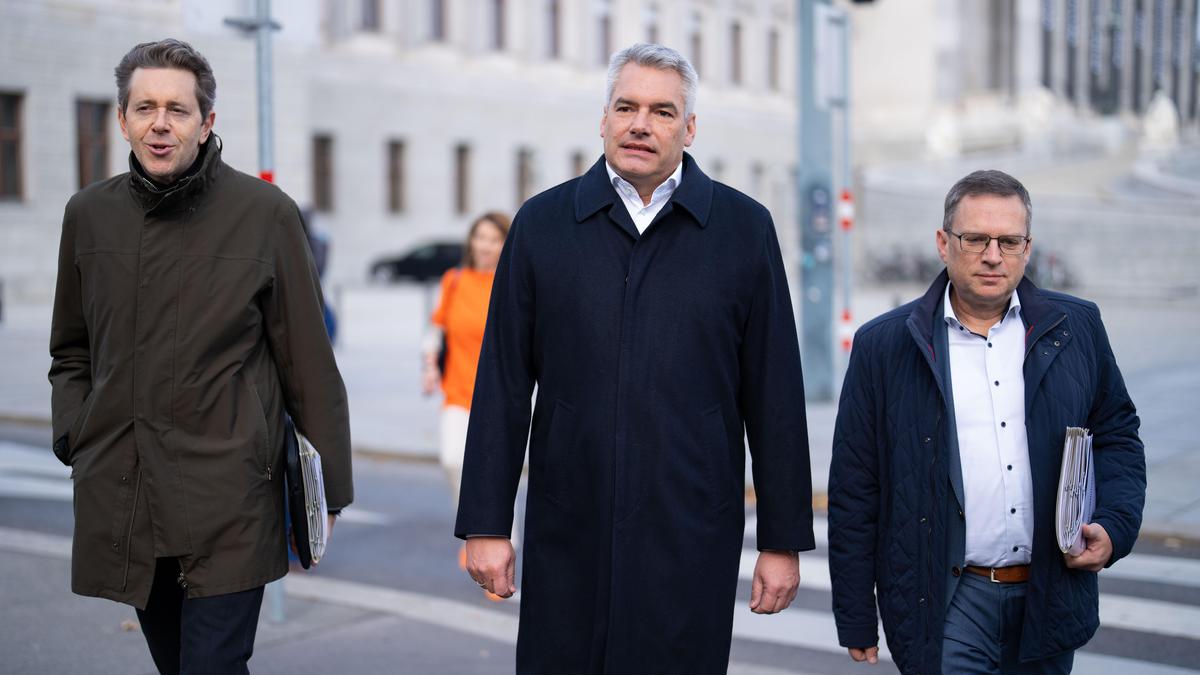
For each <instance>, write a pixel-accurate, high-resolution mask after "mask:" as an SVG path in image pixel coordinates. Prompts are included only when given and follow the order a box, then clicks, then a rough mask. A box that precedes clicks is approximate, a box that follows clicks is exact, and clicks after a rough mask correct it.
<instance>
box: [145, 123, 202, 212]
mask: <svg viewBox="0 0 1200 675" xmlns="http://www.w3.org/2000/svg"><path fill="white" fill-rule="evenodd" d="M222 145H223V144H222V142H221V138H220V137H219V136H217V135H216V134H212V135H211V136H210V137H209V139H208V141H207V142H205V143H204V144H203V145H201V146H200V154H199V155H198V157H197V159H196V162H197V163H198V164H199V166H198V167H195V168H194V170H192V169H189V172H188V173H187V175H185V176H184V177H183V178H180V179H179V180H177V181H175V182H174V183H172V184H171V185H168V186H166V187H162V186H160V185H158V184H157V183H155V182H154V181H152V180H150V178H148V177H147V176H146V172H145V171H144V170H143V169H142V165H141V164H140V163H138V161H137V158H136V157H135V156H134V155H133V153H132V152H130V153H129V190H130V192H132V193H133V197H134V199H135V200H137V202H138V204H140V205H141V206H142V208H143V209H145V210H146V211H147V212H149V211H156V210H171V209H172V208H173V207H176V206H181V205H183V204H184V203H185V202H186V201H188V200H190V198H192V197H194V196H195V195H198V194H200V193H201V192H203V191H204V188H205V187H206V186H208V185H210V184H211V183H213V182H214V181H215V180H216V177H217V171H218V169H219V168H220V166H221V149H222Z"/></svg>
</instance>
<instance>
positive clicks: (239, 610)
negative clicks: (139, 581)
mask: <svg viewBox="0 0 1200 675" xmlns="http://www.w3.org/2000/svg"><path fill="white" fill-rule="evenodd" d="M262 598H263V587H262V586H259V587H258V588H252V589H250V590H248V591H241V592H238V593H228V594H225V595H214V596H211V597H207V598H188V597H187V595H186V593H185V592H184V590H183V588H182V587H181V586H180V584H179V561H178V560H176V559H175V558H159V559H158V560H157V562H156V564H155V568H154V586H153V587H152V588H151V589H150V600H149V601H148V602H147V603H146V609H144V610H141V609H139V610H137V616H138V621H139V622H141V624H142V634H144V635H145V636H146V644H147V645H149V647H150V656H151V657H153V659H154V665H155V666H156V667H157V668H158V672H160V673H163V675H168V674H170V675H175V674H176V673H178V674H181V675H193V674H194V675H199V674H201V673H205V674H207V673H222V674H224V673H231V674H232V673H249V672H250V670H249V669H248V668H247V667H246V662H247V661H249V660H250V656H251V655H252V654H253V653H254V634H255V632H256V631H257V630H258V612H259V609H260V608H261V607H262Z"/></svg>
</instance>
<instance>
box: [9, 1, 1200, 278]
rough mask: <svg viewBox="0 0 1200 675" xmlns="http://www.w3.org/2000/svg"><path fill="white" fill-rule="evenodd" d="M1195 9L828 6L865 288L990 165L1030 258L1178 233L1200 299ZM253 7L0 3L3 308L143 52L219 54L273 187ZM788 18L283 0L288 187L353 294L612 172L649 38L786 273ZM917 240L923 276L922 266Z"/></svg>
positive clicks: (233, 151)
mask: <svg viewBox="0 0 1200 675" xmlns="http://www.w3.org/2000/svg"><path fill="white" fill-rule="evenodd" d="M1197 2H1198V0H903V1H901V0H875V1H874V2H848V1H844V0H838V1H837V2H835V3H834V5H835V6H836V7H838V8H840V9H843V10H845V11H846V12H847V13H848V15H849V17H850V21H851V27H852V30H851V36H852V37H851V40H852V42H851V49H850V62H851V63H850V66H851V83H852V87H851V96H850V101H851V118H850V129H851V137H852V140H853V144H852V147H853V152H852V160H851V161H852V165H853V168H854V169H855V172H854V174H853V176H854V181H853V182H854V185H855V187H856V188H858V189H857V190H856V196H857V197H858V198H859V199H860V202H861V205H862V208H860V210H859V222H858V225H857V228H856V232H858V233H861V234H862V235H863V236H861V237H858V238H857V243H856V244H855V254H856V257H857V259H858V260H859V261H860V263H861V264H860V265H858V266H856V272H857V275H856V276H858V277H862V278H865V279H867V280H870V279H873V278H879V279H880V280H887V274H888V273H889V272H887V271H886V270H883V268H884V267H886V265H885V264H884V262H886V261H883V262H881V261H880V260H878V258H879V257H880V255H881V253H883V254H886V256H890V257H895V256H892V255H891V250H892V249H889V248H887V247H889V246H893V245H894V246H899V247H901V249H903V247H904V246H907V245H909V242H911V241H914V239H913V232H914V231H917V232H925V231H926V230H928V229H930V228H931V227H933V226H935V225H936V222H938V220H939V219H940V199H941V196H942V195H943V194H944V192H945V190H946V188H947V187H948V186H949V184H950V183H951V182H953V180H954V179H955V178H957V177H958V176H959V175H961V174H962V173H965V171H966V170H969V169H970V168H977V167H978V166H981V165H984V164H987V165H991V166H996V167H997V168H1007V169H1009V170H1012V171H1014V172H1015V173H1017V175H1018V176H1019V177H1021V178H1023V179H1025V180H1026V181H1027V182H1028V183H1030V187H1031V188H1032V189H1033V191H1034V196H1035V204H1039V206H1041V205H1045V206H1047V207H1048V208H1045V209H1042V210H1040V211H1039V219H1038V220H1037V221H1036V222H1037V226H1036V227H1038V228H1039V236H1041V237H1042V239H1041V241H1043V242H1047V243H1049V244H1050V248H1051V250H1052V251H1055V252H1056V255H1057V256H1058V257H1059V258H1064V259H1070V260H1069V262H1070V263H1071V264H1072V265H1073V266H1074V267H1075V268H1076V272H1075V275H1076V276H1077V277H1079V276H1081V275H1086V273H1085V272H1083V271H1082V268H1083V267H1084V260H1085V259H1087V256H1093V257H1094V256H1096V255H1102V254H1103V253H1104V251H1105V250H1107V249H1103V248H1102V247H1101V248H1097V245H1094V244H1093V243H1082V244H1081V243H1079V242H1078V241H1076V240H1077V239H1078V237H1077V236H1076V235H1077V234H1078V233H1077V232H1074V231H1073V230H1072V228H1074V227H1075V226H1077V225H1080V224H1086V226H1087V227H1089V228H1091V229H1090V230H1089V231H1090V232H1099V233H1100V234H1101V235H1104V236H1107V234H1111V235H1113V236H1116V237H1120V236H1121V235H1122V232H1123V230H1124V228H1127V227H1128V225H1129V223H1128V216H1129V215H1130V214H1137V215H1139V216H1145V217H1149V218H1151V219H1152V220H1153V219H1155V218H1157V219H1158V220H1157V221H1155V225H1154V227H1155V228H1156V229H1162V228H1165V231H1166V232H1167V234H1166V235H1165V236H1164V237H1161V238H1159V239H1156V240H1155V241H1160V242H1161V245H1159V246H1158V247H1157V248H1153V249H1148V250H1146V251H1145V252H1144V254H1143V255H1145V256H1166V263H1164V264H1165V265H1166V267H1163V266H1162V265H1157V266H1155V267H1154V269H1153V270H1151V271H1156V272H1159V273H1161V272H1162V270H1164V269H1166V270H1171V271H1174V270H1175V269H1176V267H1177V268H1178V271H1179V274H1182V275H1184V277H1185V281H1186V283H1188V284H1190V283H1192V282H1193V281H1195V282H1197V283H1200V278H1198V277H1197V275H1198V274H1200V273H1198V272H1196V270H1195V269H1193V266H1192V265H1191V263H1190V260H1188V261H1185V260H1183V256H1181V255H1180V254H1179V243H1180V242H1181V241H1183V242H1188V243H1191V242H1195V241H1196V240H1195V239H1194V238H1192V237H1195V236H1196V235H1195V234H1193V231H1194V230H1196V229H1197V228H1195V227H1192V225H1193V223H1192V222H1191V221H1190V219H1191V218H1193V217H1194V207H1195V204H1196V200H1198V199H1200V183H1198V181H1197V180H1196V176H1197V174H1200V161H1197V160H1195V159H1194V154H1192V155H1187V154H1183V155H1181V154H1180V153H1179V152H1178V147H1179V146H1180V143H1181V142H1183V141H1186V140H1187V139H1189V138H1191V139H1193V140H1194V139H1195V137H1196V135H1197V130H1198V129H1200V122H1198V116H1197V100H1198V99H1200V96H1198V95H1197V93H1198V92H1197V90H1198V84H1197V78H1198V75H1200V48H1198V47H1197V40H1198V34H1197V21H1198V20H1200V15H1198V12H1197ZM253 5H254V2H253V1H252V0H54V1H53V2H51V1H49V0H0V277H2V278H3V282H4V293H5V294H6V295H7V296H9V297H10V298H13V297H15V298H19V299H28V300H34V301H37V300H40V299H45V298H48V297H49V296H50V294H51V293H52V290H53V279H54V263H55V259H56V258H55V253H56V250H57V243H58V232H59V224H60V221H61V214H62V208H63V206H64V204H65V203H66V200H67V199H68V197H69V196H70V195H71V194H72V193H73V192H74V191H76V190H78V189H79V188H80V187H81V186H83V185H86V184H88V183H90V182H92V181H94V180H98V179H101V178H104V177H107V176H109V175H112V174H114V173H117V172H120V171H124V170H126V169H127V166H128V164H127V157H128V147H127V144H126V143H125V141H124V140H123V139H122V138H121V136H120V131H119V129H118V126H117V124H116V114H115V110H114V105H115V103H114V101H115V91H114V84H113V79H112V68H113V66H114V65H115V64H116V63H117V61H118V60H119V59H120V57H121V55H122V54H123V53H124V52H125V51H126V50H127V49H128V48H129V47H130V46H132V45H133V44H135V43H137V42H141V41H146V40H154V39H159V38H162V37H166V36H175V37H179V38H182V39H184V40H187V41H189V42H191V43H193V44H194V45H196V46H197V47H198V48H199V49H200V50H201V51H202V52H203V53H204V54H206V55H207V56H208V57H209V59H210V60H211V62H212V64H213V67H214V69H215V71H216V75H217V81H218V90H217V104H216V111H217V122H216V127H215V129H216V132H217V133H218V134H219V135H220V136H221V137H222V139H223V140H224V143H225V155H224V156H225V159H226V161H227V162H229V163H230V164H232V165H233V166H235V167H237V168H239V169H241V170H243V171H246V172H248V173H255V172H256V171H257V169H258V167H257V159H256V134H257V130H256V125H255V114H256V104H255V97H254V96H255V61H254V53H255V52H254V43H253V41H252V40H250V39H248V38H246V37H245V36H244V35H243V34H241V33H240V32H239V31H237V30H235V29H233V28H231V27H229V26H228V25H226V24H225V22H224V20H225V19H226V18H228V17H238V16H248V15H251V14H252V13H253ZM798 6H799V2H798V0H345V1H334V0H289V1H287V2H276V3H274V7H273V13H274V16H275V18H276V20H277V21H278V22H279V23H280V24H281V25H282V30H280V31H278V32H277V33H275V36H274V38H273V40H274V46H275V57H274V78H275V83H274V100H275V117H274V122H275V143H276V153H275V155H276V158H275V162H276V166H275V176H276V181H277V182H278V183H279V184H280V186H281V187H283V188H284V189H285V190H286V191H287V192H288V193H289V194H291V195H292V196H293V197H294V198H295V199H296V201H297V202H298V203H299V204H300V205H301V206H302V207H309V208H311V209H312V210H313V213H314V214H315V215H314V217H313V222H314V225H315V226H316V227H317V228H319V229H321V230H323V231H325V232H326V233H327V234H328V235H329V236H330V238H331V239H332V242H333V246H332V257H331V260H330V266H329V276H328V278H329V280H330V281H331V282H332V283H333V284H337V285H354V284H360V283H363V282H365V281H366V280H367V275H368V270H369V268H370V265H371V263H372V262H373V261H374V260H376V259H378V258H380V257H384V256H388V255H394V254H396V253H398V252H400V251H402V250H404V249H407V248H409V247H411V246H413V245H414V244H417V243H420V242H424V241H427V240H431V239H457V238H458V236H459V234H460V233H461V232H463V231H464V229H465V226H466V224H467V223H468V221H469V220H470V219H471V218H472V216H474V215H475V214H477V213H479V212H481V211H483V210H485V209H492V208H499V209H504V210H508V211H514V210H515V209H516V208H517V207H518V206H519V205H520V204H521V202H522V201H523V200H524V199H525V198H527V197H529V196H531V195H533V194H535V193H537V192H539V191H541V190H543V189H546V188H548V187H550V186H552V185H554V184H556V183H558V182H560V181H563V180H565V179H568V178H570V177H572V176H575V175H578V174H579V173H581V172H583V171H585V170H586V169H587V168H588V167H589V166H590V165H591V164H592V163H593V162H594V161H596V159H597V158H598V157H599V156H600V154H601V142H600V138H599V119H600V114H601V108H602V105H603V91H604V74H605V64H606V62H607V59H608V55H609V54H610V53H611V52H612V51H614V50H616V49H618V48H620V47H622V46H625V45H627V44H630V43H633V42H635V41H639V40H648V41H658V42H662V43H665V44H668V45H671V46H674V47H676V48H678V49H679V50H680V51H681V52H683V53H684V54H685V55H687V56H688V57H689V58H691V59H692V60H693V61H694V63H695V65H696V66H697V68H698V70H699V72H700V76H701V87H700V91H699V97H698V106H697V113H698V133H697V137H696V143H695V145H694V146H693V148H692V151H693V154H694V155H695V156H696V157H697V159H698V160H699V162H700V164H701V166H702V167H703V168H704V169H705V170H706V171H707V172H708V173H710V175H712V176H713V177H715V178H717V179H719V180H722V181H724V182H727V183H729V184H731V185H733V186H735V187H737V188H739V189H741V190H743V191H745V192H747V193H749V194H750V195H751V196H753V197H755V198H756V199H758V200H759V201H761V202H763V203H764V204H766V205H767V206H768V208H770V209H771V211H772V213H773V214H774V215H775V219H776V222H777V224H778V225H779V228H780V237H781V241H782V242H783V244H784V252H785V257H787V258H788V262H789V266H790V267H791V268H792V269H796V267H795V266H796V265H798V260H797V258H798V255H797V251H798V250H799V244H798V238H799V235H798V231H799V228H798V227H797V225H796V219H797V209H796V208H795V202H796V200H795V197H794V195H793V185H794V184H795V178H796V176H797V168H796V165H797V156H798V154H797V150H798V147H799V146H798V144H799V143H800V142H802V140H801V139H798V138H797V131H796V129H797V110H798V105H797V101H796V85H795V83H796V81H797V71H796V63H797V39H796V35H797V26H796V23H797V16H798ZM835 147H838V146H837V145H836V144H835ZM1192 147H1194V146H1192ZM1059 195H1063V197H1062V199H1059ZM1056 200H1058V201H1056ZM1064 200H1065V201H1064ZM1097 200H1100V201H1101V202H1104V200H1109V202H1110V203H1103V204H1101V205H1099V206H1098V205H1097ZM1113 200H1116V202H1120V203H1118V204H1115V205H1114V203H1111V202H1112V201H1113ZM1147 200H1149V201H1147ZM1151 202H1152V203H1151ZM1122 204H1123V205H1124V206H1122ZM1147 204H1149V206H1148V205H1147ZM1055 214H1057V215H1055ZM1043 217H1048V218H1049V220H1043V219H1042V218H1043ZM1055 218H1057V221H1056V220H1055ZM1055 222H1057V223H1059V224H1058V225H1054V224H1053V223H1055ZM1044 223H1051V225H1050V226H1049V227H1043V224H1044ZM1106 233H1107V234H1106ZM1101 238H1102V239H1103V238H1104V237H1103V236H1102V237H1101ZM927 239H929V240H931V239H932V236H931V235H930V236H929V237H924V236H922V238H921V239H920V240H919V241H917V242H916V243H917V244H919V245H920V246H919V248H920V250H921V251H923V253H917V252H914V253H912V256H915V257H920V258H922V259H923V260H926V261H927V259H928V257H929V256H930V255H931V254H932V248H933V247H932V242H931V241H927ZM914 251H916V249H915V248H914ZM902 252H903V251H902ZM905 255H907V254H905ZM1171 256H1175V258H1179V260H1178V263H1175V262H1172V260H1173V258H1172V257H1171ZM893 262H894V261H893ZM901 262H902V264H901V265H900V266H901V267H904V266H907V267H910V268H911V267H914V266H915V265H916V264H917V262H919V261H915V260H914V261H908V262H905V261H901ZM1185 262H1186V265H1185ZM1172 265H1176V267H1172ZM881 270H883V271H882V272H881ZM910 276H912V275H910ZM918 276H919V275H918ZM1188 280H1191V281H1188ZM1085 281H1086V279H1085Z"/></svg>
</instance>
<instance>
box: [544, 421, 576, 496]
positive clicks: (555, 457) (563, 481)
mask: <svg viewBox="0 0 1200 675" xmlns="http://www.w3.org/2000/svg"><path fill="white" fill-rule="evenodd" d="M574 450H575V408H574V406H572V405H571V404H569V403H566V402H564V401H562V400H560V399H555V401H554V411H553V412H552V413H551V414H550V431H549V433H548V434H547V436H546V452H545V455H546V460H545V470H544V473H545V477H544V478H545V479H544V480H543V481H542V494H544V495H545V496H546V498H547V499H549V500H550V501H552V502H554V503H555V504H558V505H559V506H566V505H567V495H568V494H570V492H569V491H568V485H567V484H568V480H569V479H568V476H569V475H570V474H569V473H568V470H567V469H568V466H567V465H568V462H570V461H571V459H572V458H571V455H572V454H573V452H574Z"/></svg>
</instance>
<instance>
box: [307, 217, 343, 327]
mask: <svg viewBox="0 0 1200 675" xmlns="http://www.w3.org/2000/svg"><path fill="white" fill-rule="evenodd" d="M300 215H301V217H302V218H303V220H304V233H305V235H307V237H308V248H309V250H310V251H312V257H313V264H314V265H315V266H316V268H317V278H318V279H320V280H321V281H322V283H323V282H324V280H325V269H326V268H327V267H328V266H329V248H330V243H329V233H327V232H326V231H325V230H323V229H321V228H320V227H317V224H316V222H315V221H316V218H315V216H316V212H315V211H314V210H313V209H312V208H311V207H309V208H306V209H304V210H303V211H301V213H300ZM324 295H326V294H324V293H323V294H322V296H324ZM321 313H322V315H323V316H324V318H325V332H326V333H328V334H329V341H330V342H332V343H333V344H335V345H336V344H337V314H335V313H334V311H333V307H332V306H330V304H329V302H328V300H326V301H324V302H322V303H321Z"/></svg>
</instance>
